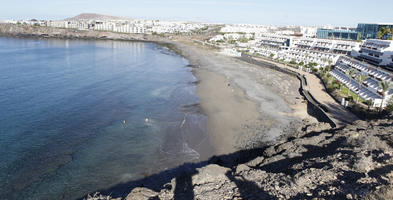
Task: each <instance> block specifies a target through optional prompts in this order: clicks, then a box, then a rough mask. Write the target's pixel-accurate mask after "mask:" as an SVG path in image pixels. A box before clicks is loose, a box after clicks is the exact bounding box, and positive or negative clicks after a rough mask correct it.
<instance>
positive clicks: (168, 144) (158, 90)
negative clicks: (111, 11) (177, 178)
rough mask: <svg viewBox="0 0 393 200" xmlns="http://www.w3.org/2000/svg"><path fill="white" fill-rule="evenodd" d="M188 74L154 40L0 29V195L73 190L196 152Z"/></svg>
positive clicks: (194, 103)
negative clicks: (12, 33)
mask: <svg viewBox="0 0 393 200" xmlns="http://www.w3.org/2000/svg"><path fill="white" fill-rule="evenodd" d="M196 82H197V79H196V78H195V77H194V75H193V73H192V68H191V67H189V63H188V61H187V60H186V59H185V58H183V57H181V56H179V55H177V54H175V53H173V52H172V51H170V50H169V49H167V48H165V47H163V46H160V45H157V44H154V43H148V42H129V41H111V40H107V41H103V40H100V41H95V40H60V39H26V38H4V37H0V198H1V199H78V198H81V197H83V196H84V195H86V194H88V193H92V192H94V191H97V190H100V189H105V188H109V187H112V186H115V185H117V184H121V183H126V182H129V181H133V180H138V179H141V178H143V177H145V176H148V175H149V174H153V173H157V172H159V171H161V170H166V169H170V168H173V167H176V166H178V165H181V164H182V163H186V162H198V161H200V160H202V159H204V158H203V156H201V149H204V151H209V149H206V146H209V145H206V141H209V136H208V134H207V128H206V127H207V125H206V124H207V116H205V115H203V114H202V113H201V112H200V109H199V106H198V103H199V98H198V96H197V95H196ZM202 144H203V145H204V146H203V148H202V147H201V145H202ZM205 155H206V153H205Z"/></svg>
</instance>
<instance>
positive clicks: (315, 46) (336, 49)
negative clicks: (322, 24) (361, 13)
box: [291, 37, 360, 55]
mask: <svg viewBox="0 0 393 200" xmlns="http://www.w3.org/2000/svg"><path fill="white" fill-rule="evenodd" d="M359 46H360V43H358V42H352V41H342V40H328V39H318V38H304V37H303V38H294V39H293V41H292V43H291V47H296V48H301V49H308V50H314V51H320V52H327V53H334V54H345V55H350V54H351V52H352V50H353V49H356V48H358V47H359Z"/></svg>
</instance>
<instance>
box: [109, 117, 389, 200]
mask: <svg viewBox="0 0 393 200" xmlns="http://www.w3.org/2000/svg"><path fill="white" fill-rule="evenodd" d="M392 133H393V120H379V121H374V122H364V121H357V122H355V123H354V124H353V125H348V126H346V127H344V128H341V129H329V126H328V125H326V124H313V125H308V126H304V127H303V128H302V129H301V130H299V131H298V132H296V133H295V134H293V135H291V136H289V137H287V138H285V139H283V140H282V141H281V142H278V143H277V144H274V145H270V146H267V147H264V148H261V149H259V151H258V153H257V155H255V152H254V151H251V150H250V151H249V152H247V151H246V152H243V153H241V154H234V155H227V156H220V157H215V158H212V159H211V160H210V161H209V163H208V164H206V165H202V166H201V167H196V168H193V169H189V170H188V171H186V172H183V173H182V174H180V175H177V176H175V177H173V178H172V179H171V180H170V181H168V182H166V183H164V184H162V185H161V187H159V188H153V187H151V188H149V187H146V186H145V187H135V188H133V189H132V188H130V190H131V192H130V193H129V194H128V195H127V196H123V197H120V198H123V199H127V200H138V199H391V198H392V197H393V195H392V192H391V191H392V190H391V189H392V186H393V134H392ZM247 155H249V157H248V158H247ZM116 198H118V197H116Z"/></svg>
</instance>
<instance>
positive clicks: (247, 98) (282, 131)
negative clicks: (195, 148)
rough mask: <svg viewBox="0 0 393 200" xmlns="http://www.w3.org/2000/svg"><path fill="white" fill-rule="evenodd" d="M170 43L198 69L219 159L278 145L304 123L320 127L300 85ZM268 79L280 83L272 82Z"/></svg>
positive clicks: (190, 46)
mask: <svg viewBox="0 0 393 200" xmlns="http://www.w3.org/2000/svg"><path fill="white" fill-rule="evenodd" d="M166 42H167V44H168V43H169V44H170V47H169V48H171V49H172V50H175V52H176V53H178V54H180V55H182V56H183V57H185V58H186V59H188V60H189V61H190V64H191V65H192V66H194V67H193V73H194V75H195V76H196V77H197V78H198V80H199V83H198V84H197V93H198V96H199V97H200V98H201V102H200V105H201V108H202V111H203V113H204V114H206V115H207V116H208V118H209V119H208V130H209V133H210V134H211V136H212V137H213V138H212V143H213V146H215V147H219V148H218V149H217V152H216V154H215V155H220V154H228V153H233V152H234V151H236V150H241V149H249V148H255V147H258V146H260V145H262V143H265V142H273V143H274V142H275V141H276V140H277V139H279V138H280V137H283V136H285V135H287V134H291V133H292V132H293V131H294V130H296V129H297V127H299V126H300V125H301V123H302V121H303V120H306V121H307V122H311V123H314V122H317V120H316V119H315V118H314V117H312V116H310V115H309V114H308V113H307V104H306V103H304V102H303V99H302V96H301V95H300V93H299V92H298V90H299V88H300V82H299V80H298V79H296V78H293V77H290V76H289V75H286V74H284V73H281V72H276V71H274V70H270V69H267V68H264V67H260V66H256V65H252V64H249V63H247V62H244V61H240V60H238V59H235V58H232V57H228V56H223V55H219V54H218V52H217V51H214V50H211V49H208V48H206V47H203V46H198V45H197V44H193V43H192V42H190V41H166ZM190 43H191V44H190ZM173 48H174V49H173ZM179 52H180V53H179ZM226 66H230V67H226ZM237 69H240V70H239V71H238V70H237ZM256 73H257V74H258V75H257V76H249V75H250V74H256ZM270 78H273V79H275V78H277V80H276V81H272V82H270V81H269V79H270ZM246 79H249V80H246ZM260 79H262V80H260ZM278 85H279V86H278ZM254 86H257V88H253V87H254ZM277 86H278V87H277ZM278 94H281V95H278ZM277 102H278V103H277ZM270 106H273V107H272V108H270ZM222 120H223V121H225V122H226V123H223V121H222ZM264 133H266V134H264ZM231 144H232V145H233V146H228V145H231ZM220 147H221V148H220Z"/></svg>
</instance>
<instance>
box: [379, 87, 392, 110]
mask: <svg viewBox="0 0 393 200" xmlns="http://www.w3.org/2000/svg"><path fill="white" fill-rule="evenodd" d="M379 87H380V88H381V89H382V102H381V106H380V108H379V109H380V110H382V105H383V101H384V100H385V95H386V92H387V91H389V90H390V89H392V88H393V85H392V84H391V83H390V82H389V81H379Z"/></svg>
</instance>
